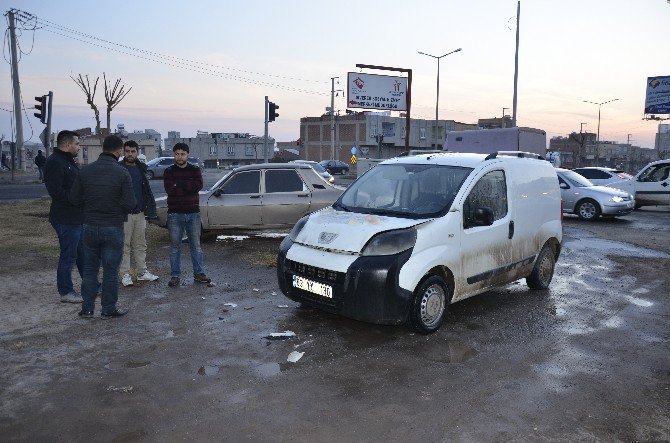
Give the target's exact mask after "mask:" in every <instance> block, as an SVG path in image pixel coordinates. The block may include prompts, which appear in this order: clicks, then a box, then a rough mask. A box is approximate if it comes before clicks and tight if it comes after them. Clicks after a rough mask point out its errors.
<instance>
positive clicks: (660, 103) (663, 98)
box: [644, 75, 670, 114]
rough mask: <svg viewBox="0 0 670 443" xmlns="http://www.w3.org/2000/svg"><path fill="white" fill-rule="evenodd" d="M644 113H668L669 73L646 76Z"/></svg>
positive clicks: (669, 105)
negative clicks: (660, 75) (659, 75)
mask: <svg viewBox="0 0 670 443" xmlns="http://www.w3.org/2000/svg"><path fill="white" fill-rule="evenodd" d="M644 113H645V114H670V75H666V76H662V77H647V97H646V99H645V101H644Z"/></svg>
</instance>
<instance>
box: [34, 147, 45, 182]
mask: <svg viewBox="0 0 670 443" xmlns="http://www.w3.org/2000/svg"><path fill="white" fill-rule="evenodd" d="M46 162H47V158H46V157H45V156H44V154H42V150H41V149H38V150H37V156H36V157H35V166H37V170H38V171H39V173H40V178H39V181H41V182H42V183H44V164H45V163H46Z"/></svg>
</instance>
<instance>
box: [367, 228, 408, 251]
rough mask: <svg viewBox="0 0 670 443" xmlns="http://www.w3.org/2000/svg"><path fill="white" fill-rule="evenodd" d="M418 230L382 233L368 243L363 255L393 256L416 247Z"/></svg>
mask: <svg viewBox="0 0 670 443" xmlns="http://www.w3.org/2000/svg"><path fill="white" fill-rule="evenodd" d="M415 243H416V229H414V228H411V229H398V230H395V231H387V232H381V233H379V234H377V235H375V236H374V237H372V238H371V239H370V241H368V243H367V244H366V245H365V247H364V248H363V252H362V253H361V254H362V255H392V254H398V253H400V252H402V251H406V250H408V249H410V248H413V247H414V244H415Z"/></svg>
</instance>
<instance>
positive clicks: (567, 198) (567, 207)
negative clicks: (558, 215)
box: [557, 174, 579, 212]
mask: <svg viewBox="0 0 670 443" xmlns="http://www.w3.org/2000/svg"><path fill="white" fill-rule="evenodd" d="M557 175H558V186H559V187H560V188H561V199H562V200H563V212H572V211H574V209H575V203H576V202H577V197H578V196H579V194H578V193H577V194H576V193H575V191H574V190H572V189H571V186H570V184H569V183H568V181H567V180H564V179H563V177H561V174H557Z"/></svg>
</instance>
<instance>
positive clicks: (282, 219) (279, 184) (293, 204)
mask: <svg viewBox="0 0 670 443" xmlns="http://www.w3.org/2000/svg"><path fill="white" fill-rule="evenodd" d="M264 183H265V193H264V195H263V216H262V218H263V224H264V225H265V226H282V225H286V226H292V225H294V224H295V222H297V221H298V220H299V219H300V217H302V216H303V215H304V214H307V213H309V212H310V211H309V208H310V203H311V200H312V193H311V192H310V190H309V188H308V187H307V185H305V183H304V182H303V181H302V179H301V178H300V176H299V175H298V173H297V172H296V170H295V169H292V168H291V169H266V170H265V181H264Z"/></svg>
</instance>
